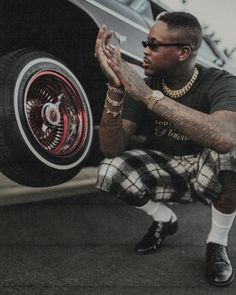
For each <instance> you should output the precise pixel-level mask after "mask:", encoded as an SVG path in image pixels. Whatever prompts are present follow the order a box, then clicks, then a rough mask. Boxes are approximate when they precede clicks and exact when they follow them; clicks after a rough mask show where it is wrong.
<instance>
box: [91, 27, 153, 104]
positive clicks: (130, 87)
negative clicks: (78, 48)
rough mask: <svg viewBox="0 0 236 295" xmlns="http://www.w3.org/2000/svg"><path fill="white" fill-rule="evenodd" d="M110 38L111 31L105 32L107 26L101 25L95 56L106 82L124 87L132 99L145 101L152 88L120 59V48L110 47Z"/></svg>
mask: <svg viewBox="0 0 236 295" xmlns="http://www.w3.org/2000/svg"><path fill="white" fill-rule="evenodd" d="M111 38H112V32H107V27H106V26H105V25H102V27H101V28H100V30H99V32H98V35H97V39H96V45H95V57H96V58H97V60H98V62H99V64H100V67H101V69H102V71H103V73H104V74H105V76H106V78H107V79H108V83H109V84H110V85H111V86H113V87H118V88H125V90H126V92H128V94H129V95H130V96H131V97H132V98H133V99H135V100H137V101H143V102H145V98H146V97H148V96H149V95H150V94H151V92H152V90H151V89H150V88H149V87H148V86H147V85H146V83H145V82H144V80H143V79H142V77H140V76H139V75H138V74H137V73H136V72H135V71H134V70H133V69H132V68H131V67H130V66H129V65H128V63H127V62H125V61H124V60H123V59H122V57H121V54H120V48H119V47H115V48H114V49H113V48H112V47H111V45H110V42H111Z"/></svg>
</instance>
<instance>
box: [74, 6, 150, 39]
mask: <svg viewBox="0 0 236 295" xmlns="http://www.w3.org/2000/svg"><path fill="white" fill-rule="evenodd" d="M85 1H86V2H88V3H90V4H92V5H93V6H96V7H97V8H100V9H101V10H103V11H105V12H107V13H109V14H111V15H113V16H115V17H116V18H118V19H120V20H122V21H123V22H125V23H127V24H128V25H130V26H132V27H134V28H135V29H138V30H140V31H142V32H144V33H146V34H148V32H149V30H148V29H145V28H144V27H142V26H140V25H138V24H137V23H135V22H133V21H131V20H130V19H128V18H126V17H124V16H123V15H121V14H119V13H117V12H114V10H112V9H110V8H107V7H106V6H104V5H102V4H100V3H97V2H96V1H95V0H85ZM74 2H75V1H74Z"/></svg>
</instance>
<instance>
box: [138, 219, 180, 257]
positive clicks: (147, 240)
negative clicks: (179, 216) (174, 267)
mask: <svg viewBox="0 0 236 295" xmlns="http://www.w3.org/2000/svg"><path fill="white" fill-rule="evenodd" d="M177 230H178V222H177V220H176V221H175V222H172V218H171V220H170V221H168V222H160V221H154V222H153V223H152V225H151V227H150V228H149V230H148V232H147V234H146V235H145V236H144V237H143V238H142V240H141V241H140V242H139V243H138V244H137V245H136V247H135V252H136V253H137V254H151V253H155V252H157V251H158V250H159V249H160V248H161V245H162V243H163V241H164V239H165V237H166V236H168V235H173V234H174V233H176V232H177Z"/></svg>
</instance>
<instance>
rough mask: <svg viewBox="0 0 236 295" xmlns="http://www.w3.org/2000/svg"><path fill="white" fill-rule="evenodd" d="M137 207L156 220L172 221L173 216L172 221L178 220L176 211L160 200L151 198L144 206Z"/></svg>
mask: <svg viewBox="0 0 236 295" xmlns="http://www.w3.org/2000/svg"><path fill="white" fill-rule="evenodd" d="M136 208H137V209H140V210H142V211H144V212H145V213H147V214H148V215H150V216H151V217H152V218H153V219H154V220H155V221H163V222H167V221H170V219H171V218H172V222H174V221H176V220H177V217H176V215H175V213H174V212H173V211H172V210H171V209H170V208H168V207H167V206H166V205H164V204H163V203H160V202H153V201H152V200H149V201H148V202H147V203H146V204H145V205H144V206H142V207H136Z"/></svg>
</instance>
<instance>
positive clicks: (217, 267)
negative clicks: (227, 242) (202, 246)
mask: <svg viewBox="0 0 236 295" xmlns="http://www.w3.org/2000/svg"><path fill="white" fill-rule="evenodd" d="M206 256H207V261H206V277H207V280H208V281H209V282H210V283H211V284H213V285H216V286H222V287H224V286H227V285H229V284H231V283H232V281H233V279H234V273H233V270H232V266H231V263H230V260H229V258H228V255H227V252H226V247H225V246H222V245H219V244H215V243H208V244H207V252H206Z"/></svg>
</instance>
